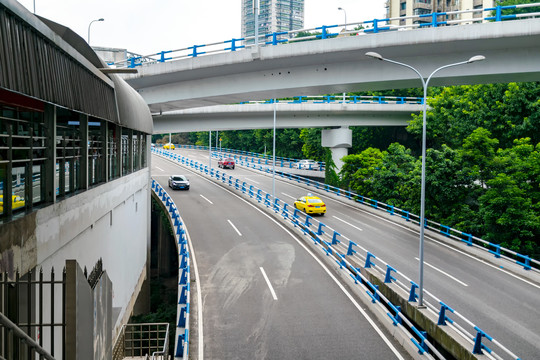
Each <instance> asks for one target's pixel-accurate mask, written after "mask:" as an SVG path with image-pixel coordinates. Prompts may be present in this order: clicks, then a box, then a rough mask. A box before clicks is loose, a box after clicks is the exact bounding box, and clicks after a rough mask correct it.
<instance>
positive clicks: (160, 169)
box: [156, 166, 165, 171]
mask: <svg viewBox="0 0 540 360" xmlns="http://www.w3.org/2000/svg"><path fill="white" fill-rule="evenodd" d="M156 169H158V170H159V171H165V170H163V169H162V168H160V167H158V166H156Z"/></svg>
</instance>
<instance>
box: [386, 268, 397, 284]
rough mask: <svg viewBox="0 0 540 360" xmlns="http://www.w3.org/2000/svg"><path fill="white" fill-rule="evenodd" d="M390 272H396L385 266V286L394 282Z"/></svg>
mask: <svg viewBox="0 0 540 360" xmlns="http://www.w3.org/2000/svg"><path fill="white" fill-rule="evenodd" d="M392 271H394V272H396V273H397V270H396V269H394V268H393V267H391V266H390V265H386V275H385V277H384V282H385V283H386V284H389V283H391V282H392V280H394V281H396V278H395V277H393V276H392Z"/></svg>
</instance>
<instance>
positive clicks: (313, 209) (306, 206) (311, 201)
mask: <svg viewBox="0 0 540 360" xmlns="http://www.w3.org/2000/svg"><path fill="white" fill-rule="evenodd" d="M294 207H295V208H297V209H298V210H302V211H303V212H305V213H306V214H321V215H324V213H326V205H325V203H324V202H323V201H322V200H321V199H320V198H318V197H317V196H313V195H311V194H307V196H302V197H301V198H298V199H297V200H296V201H295V202H294Z"/></svg>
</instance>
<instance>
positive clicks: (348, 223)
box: [332, 215, 364, 231]
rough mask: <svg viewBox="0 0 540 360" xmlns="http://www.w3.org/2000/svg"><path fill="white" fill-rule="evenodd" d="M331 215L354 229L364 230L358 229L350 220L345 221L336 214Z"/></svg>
mask: <svg viewBox="0 0 540 360" xmlns="http://www.w3.org/2000/svg"><path fill="white" fill-rule="evenodd" d="M332 217H333V218H334V219H336V220H339V221H341V222H344V223H345V224H347V225H349V226H352V227H353V228H355V229H356V230H360V231H364V230H362V229H360V228H359V227H358V226H355V225H353V224H351V223H350V222H347V221H345V220H343V219H340V218H338V217H337V216H334V215H332Z"/></svg>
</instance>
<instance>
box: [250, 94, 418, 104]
mask: <svg viewBox="0 0 540 360" xmlns="http://www.w3.org/2000/svg"><path fill="white" fill-rule="evenodd" d="M274 102H275V103H286V104H306V103H310V104H340V103H341V104H412V105H421V104H423V103H424V98H423V97H413V96H385V95H382V96H373V95H358V96H354V95H353V96H350V95H345V96H342V95H324V96H296V97H293V98H292V99H275V101H274V99H269V100H264V101H243V102H241V103H240V104H273V103H274Z"/></svg>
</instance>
